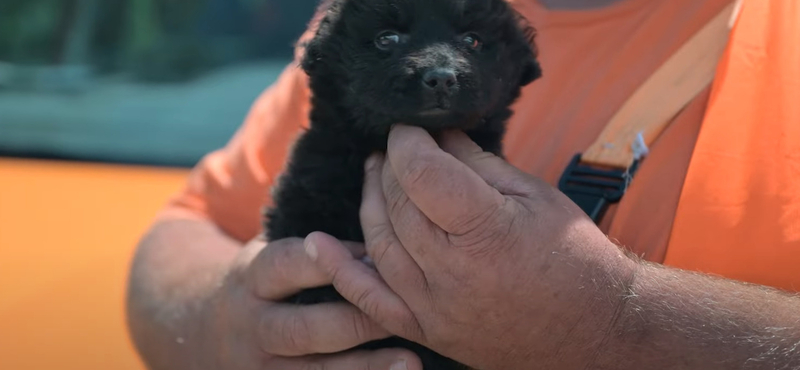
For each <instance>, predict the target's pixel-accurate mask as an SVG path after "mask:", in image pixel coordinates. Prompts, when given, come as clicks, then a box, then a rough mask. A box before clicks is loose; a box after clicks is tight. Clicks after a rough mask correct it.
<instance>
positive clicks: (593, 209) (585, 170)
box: [558, 153, 639, 223]
mask: <svg viewBox="0 0 800 370" xmlns="http://www.w3.org/2000/svg"><path fill="white" fill-rule="evenodd" d="M638 167H639V161H634V162H633V165H631V167H630V168H628V169H627V170H614V169H610V170H607V169H598V168H594V167H592V166H590V165H587V164H584V163H582V162H581V154H580V153H578V154H576V155H575V156H574V157H572V160H571V161H570V162H569V165H567V168H566V169H565V170H564V174H562V175H561V179H560V180H559V181H558V190H561V192H563V193H564V194H566V195H567V196H568V197H569V198H570V199H571V200H572V201H573V202H575V204H577V205H578V206H579V207H581V209H583V211H584V212H586V214H587V215H589V217H591V218H592V220H594V222H595V223H599V222H600V220H601V219H602V218H603V215H604V214H605V212H606V210H607V209H608V206H609V205H610V204H613V203H616V202H619V201H620V199H622V196H623V195H624V194H625V191H626V190H627V189H628V185H629V184H630V181H631V179H632V178H633V175H634V173H635V172H636V170H637V169H638Z"/></svg>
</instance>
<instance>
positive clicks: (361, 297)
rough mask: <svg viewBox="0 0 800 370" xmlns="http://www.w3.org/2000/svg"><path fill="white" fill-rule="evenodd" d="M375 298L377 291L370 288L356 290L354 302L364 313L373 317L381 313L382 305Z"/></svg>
mask: <svg viewBox="0 0 800 370" xmlns="http://www.w3.org/2000/svg"><path fill="white" fill-rule="evenodd" d="M374 298H375V292H374V291H372V290H370V289H363V290H360V291H357V292H355V294H354V296H353V303H354V304H355V305H356V307H359V308H360V309H361V310H362V311H364V313H366V314H367V315H369V316H371V317H376V316H377V315H378V313H380V305H379V304H378V301H377V300H376V299H374Z"/></svg>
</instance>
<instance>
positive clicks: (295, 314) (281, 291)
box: [198, 239, 421, 370]
mask: <svg viewBox="0 0 800 370" xmlns="http://www.w3.org/2000/svg"><path fill="white" fill-rule="evenodd" d="M349 246H350V247H351V249H350V252H351V253H352V254H351V256H355V257H361V256H363V254H364V252H363V247H361V246H358V245H349ZM330 283H331V280H330V279H329V278H328V277H327V276H326V275H325V274H323V273H322V272H321V271H320V270H319V268H318V267H317V266H315V265H314V263H313V261H312V260H311V259H310V258H309V257H308V256H307V255H306V254H305V253H304V251H303V241H302V239H285V240H280V241H276V242H272V243H270V244H269V245H268V246H266V247H265V246H264V244H263V243H262V242H254V243H251V244H250V245H249V246H247V247H246V248H245V249H244V250H243V251H242V253H241V255H240V258H239V259H238V260H237V261H236V263H235V264H234V268H233V269H232V270H231V272H230V274H229V275H228V276H227V278H226V279H225V281H224V283H223V284H222V286H221V287H220V289H219V290H218V291H217V293H216V294H215V295H214V296H213V297H212V298H211V299H210V300H209V302H208V304H209V305H208V307H206V315H203V321H206V322H207V323H208V326H207V328H208V330H207V331H206V332H205V333H203V334H202V336H203V337H205V339H206V343H205V345H206V346H207V348H204V349H203V350H202V351H198V353H204V354H207V355H210V356H209V357H210V358H209V359H208V360H209V363H213V362H217V364H216V365H214V366H211V367H209V369H212V368H213V369H220V368H222V369H276V370H277V369H298V370H300V369H308V368H315V367H317V368H324V369H331V370H339V369H341V370H351V369H363V370H389V369H390V367H391V366H392V365H393V363H395V362H401V363H402V362H404V361H405V362H413V361H414V359H413V354H404V353H402V352H398V351H385V352H374V353H368V352H352V353H348V354H336V355H328V356H321V355H317V356H309V355H314V354H321V353H322V354H333V353H336V352H341V351H345V350H348V349H350V348H352V347H355V346H357V345H360V344H362V343H365V342H368V341H371V340H376V339H382V338H386V337H388V336H389V333H388V332H387V331H386V330H385V329H383V328H382V327H380V326H379V325H377V324H375V323H374V322H373V321H372V320H371V319H370V318H368V317H367V316H366V315H365V314H363V313H362V312H361V311H359V310H358V309H357V308H356V307H353V306H352V305H350V304H348V303H346V302H345V303H326V304H319V305H308V306H297V305H293V304H285V303H280V300H282V299H285V298H287V297H288V296H290V295H293V294H295V293H297V292H299V291H300V290H302V289H306V288H313V287H317V286H323V285H329V284H330ZM298 356H300V357H298ZM414 366H418V367H419V365H417V364H416V363H414ZM392 370H394V369H392ZM420 370H421V367H420Z"/></svg>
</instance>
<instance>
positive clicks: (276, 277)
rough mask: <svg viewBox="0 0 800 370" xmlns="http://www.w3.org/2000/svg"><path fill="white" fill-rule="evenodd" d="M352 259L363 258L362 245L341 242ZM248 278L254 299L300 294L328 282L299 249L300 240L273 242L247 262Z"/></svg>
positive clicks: (325, 276)
mask: <svg viewBox="0 0 800 370" xmlns="http://www.w3.org/2000/svg"><path fill="white" fill-rule="evenodd" d="M344 246H345V247H346V248H347V250H348V251H349V253H350V254H351V255H352V256H353V257H355V258H361V257H363V256H364V254H365V251H364V246H363V245H362V244H359V243H344ZM248 276H249V279H250V280H251V281H250V282H251V286H252V287H253V289H254V293H255V294H256V296H258V297H260V298H263V299H267V300H280V299H283V298H286V297H289V296H291V295H293V294H296V293H298V292H300V291H301V290H303V289H308V288H314V287H319V286H324V285H329V284H330V283H331V281H330V278H329V277H328V276H327V275H326V274H325V273H324V272H322V271H320V269H319V267H318V266H317V265H316V263H314V261H313V260H311V259H310V258H309V257H308V255H307V254H306V253H305V249H304V248H303V239H300V238H291V239H283V240H278V241H273V242H271V243H269V244H268V245H267V247H266V248H264V249H262V250H261V251H260V252H259V254H258V255H257V256H256V257H255V258H254V259H253V261H252V262H251V263H250V267H249V269H248Z"/></svg>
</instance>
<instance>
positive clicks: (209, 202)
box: [161, 0, 800, 288]
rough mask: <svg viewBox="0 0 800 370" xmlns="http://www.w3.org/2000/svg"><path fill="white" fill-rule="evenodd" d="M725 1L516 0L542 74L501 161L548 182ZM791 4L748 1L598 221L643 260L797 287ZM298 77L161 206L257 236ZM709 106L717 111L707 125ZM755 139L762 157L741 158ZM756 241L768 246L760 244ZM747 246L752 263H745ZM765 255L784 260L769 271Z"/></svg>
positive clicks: (292, 134)
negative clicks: (715, 61)
mask: <svg viewBox="0 0 800 370" xmlns="http://www.w3.org/2000/svg"><path fill="white" fill-rule="evenodd" d="M730 1H731V0H621V1H619V2H617V3H615V4H613V5H611V6H607V7H604V8H600V9H592V10H576V11H572V10H549V9H546V8H545V7H543V6H542V5H541V4H540V3H539V2H538V1H537V0H514V1H511V2H512V3H513V4H514V6H515V7H516V8H517V9H518V10H519V11H520V12H521V13H522V14H523V15H524V16H525V17H526V18H528V19H529V20H530V22H531V23H532V25H533V26H534V27H535V28H536V29H537V31H538V37H537V39H536V43H537V47H538V49H539V51H540V62H541V65H542V69H543V70H544V76H543V78H541V79H540V80H537V81H535V82H534V83H533V84H531V85H529V86H528V87H526V88H525V89H524V91H523V94H522V96H521V97H520V99H519V101H518V103H517V104H516V105H515V114H514V116H513V117H512V118H511V120H510V121H509V127H508V134H507V135H506V139H505V148H504V151H505V154H506V155H507V158H508V160H509V161H510V162H511V163H512V164H513V165H515V166H517V167H518V168H520V169H522V170H524V171H526V172H528V173H531V174H533V175H536V176H539V177H541V178H543V179H545V180H547V181H548V182H550V183H551V184H553V185H555V184H556V182H557V181H558V178H559V177H560V175H561V173H562V171H563V170H564V168H565V166H566V165H567V163H568V162H569V160H570V159H571V157H572V156H573V155H574V154H576V153H578V152H581V151H583V150H585V149H586V148H587V147H588V146H589V145H590V144H591V143H592V142H593V141H594V140H595V139H596V138H597V136H598V134H599V133H600V132H601V131H602V130H603V128H604V127H605V125H606V123H607V122H608V120H609V119H610V118H611V117H612V115H613V114H614V113H615V112H616V111H617V110H618V109H619V107H620V106H621V105H622V104H623V103H624V102H625V100H626V99H627V98H628V97H629V96H630V95H631V94H632V93H633V92H634V91H635V90H636V88H638V87H639V85H640V84H641V83H643V82H644V80H645V79H647V78H648V77H649V76H650V74H652V73H653V72H654V71H655V70H656V69H657V68H658V67H659V66H660V65H661V64H662V63H663V62H664V61H665V60H666V59H667V58H669V57H670V56H671V55H672V53H674V52H675V51H676V50H677V49H678V48H679V47H680V46H682V45H683V43H684V42H685V41H686V40H687V39H689V38H690V37H691V36H692V35H693V34H694V33H695V32H697V31H698V30H699V29H700V28H701V27H703V26H704V25H705V24H706V22H708V21H709V20H710V19H711V18H713V17H714V16H715V15H716V14H718V12H719V11H721V10H722V8H723V7H725V6H726V5H727V4H729V2H730ZM797 4H798V3H797V2H793V1H784V0H775V1H770V0H753V1H745V4H744V6H743V9H742V12H741V13H740V21H739V22H738V23H737V26H736V28H735V29H734V38H733V40H732V42H731V43H732V44H735V45H738V46H736V47H735V48H734V49H735V50H733V51H730V50H729V51H728V54H726V56H725V57H724V60H725V63H728V65H730V66H729V67H728V69H726V70H723V71H721V75H722V79H721V80H719V79H718V80H717V81H716V85H715V90H714V93H713V97H714V99H712V101H711V104H710V107H711V108H710V109H707V107H708V106H709V96H710V95H711V88H709V89H707V90H706V91H704V92H703V93H701V94H700V95H699V96H697V97H696V98H695V99H694V100H693V102H692V103H690V104H689V105H688V106H687V107H686V108H685V109H684V110H683V111H681V113H679V114H678V115H677V116H676V117H675V119H674V120H673V122H671V124H670V125H669V126H668V128H667V129H666V130H665V132H664V133H663V134H662V135H661V136H660V137H659V138H658V140H657V141H656V142H655V143H654V144H653V145H652V146H651V148H650V149H651V151H650V154H649V155H648V157H647V158H646V159H645V161H644V162H643V163H642V165H641V167H640V169H639V170H638V172H637V174H636V176H635V178H634V181H633V182H632V184H631V187H630V188H629V190H628V192H627V193H626V194H625V196H624V198H623V200H622V201H621V202H620V203H619V204H618V205H615V206H613V207H612V208H611V209H610V210H609V212H607V214H606V216H605V217H604V219H603V220H602V222H601V225H600V226H601V228H602V229H603V230H604V231H606V232H607V233H608V234H609V236H610V237H611V238H613V239H615V240H616V241H617V242H619V243H620V244H622V245H624V246H625V247H627V248H629V249H631V250H632V251H633V252H635V253H636V254H638V255H640V256H643V257H644V258H645V259H647V260H650V261H655V262H665V261H666V262H668V263H672V264H674V265H677V266H682V267H688V268H693V269H696V270H701V271H708V272H716V273H720V274H727V275H728V276H731V277H735V278H740V279H744V280H749V281H752V282H761V283H769V284H771V285H775V286H780V287H784V288H792V287H794V285H792V284H795V283H796V284H797V287H798V288H800V276H798V275H800V273H798V272H795V269H796V268H795V267H792V268H789V265H788V263H787V262H788V261H793V262H795V263H800V247H798V239H800V200H799V198H800V181H798V180H800V176H798V173H799V172H800V164H798V159H799V158H800V154H798V153H800V150H796V149H797V148H800V147H798V145H797V144H798V140H800V131H798V130H799V129H798V127H800V121H791V120H793V119H795V120H796V119H797V118H798V117H800V114H798V112H797V109H798V108H797V107H798V105H800V96H798V95H796V94H797V92H798V90H800V87H798V84H800V82H798V81H800V80H798V72H797V71H798V68H800V61H798V58H800V57H799V56H798V55H800V49H798V46H797V45H800V44H798V43H797V42H794V44H793V45H789V38H790V37H794V40H800V38H798V33H797V29H798V22H797V21H798V20H800V17H798V15H797V12H798V7H800V5H797ZM765 12H766V13H769V14H764V13H765ZM776 12H783V13H785V14H774V13H776ZM792 14H793V17H794V18H790V17H791V16H792ZM767 17H773V18H781V17H783V18H782V19H784V22H778V23H775V22H774V21H768V20H767ZM770 19H772V18H770ZM791 19H793V22H789V20H791ZM308 36H309V33H307V34H306V35H305V36H304V37H308ZM739 36H741V38H744V39H746V40H745V41H742V40H740V37H739ZM777 39H780V40H781V41H782V42H783V43H781V42H779V41H775V40H777ZM787 63H796V64H794V66H796V67H794V72H795V74H794V75H791V76H784V77H786V78H790V80H788V81H790V82H787V83H788V84H793V85H792V86H791V89H790V88H784V86H783V85H782V82H781V81H780V80H779V78H780V77H781V74H780V73H779V72H777V71H778V70H780V71H783V70H785V69H792V68H793V67H792V66H791V65H787ZM777 67H781V68H782V69H777ZM737 80H739V81H737ZM306 83H307V82H306V77H305V75H304V74H303V72H302V71H301V70H300V69H299V68H298V67H297V66H296V64H294V63H293V64H291V65H289V66H288V67H287V69H286V70H285V71H284V72H283V74H282V75H281V76H280V78H279V79H278V81H277V82H275V83H274V84H273V86H271V87H270V88H269V89H267V90H266V91H265V92H264V94H263V95H262V96H261V97H259V98H258V100H257V101H256V102H255V104H254V105H253V107H252V110H251V112H250V114H249V116H248V117H247V119H246V120H245V122H244V125H243V126H242V127H241V128H240V129H239V131H238V132H237V133H236V135H235V136H234V137H233V138H232V139H231V141H230V142H229V143H228V145H227V146H226V147H225V148H223V149H220V150H218V151H216V152H213V153H210V154H209V155H207V156H206V157H205V158H204V159H203V160H202V162H201V163H199V164H198V165H197V167H196V168H195V169H194V170H193V172H192V174H191V176H190V179H189V181H188V184H187V186H186V188H185V190H184V191H183V192H181V193H180V194H178V195H177V196H176V197H175V198H174V200H173V201H171V202H170V204H169V205H168V206H167V207H166V209H165V210H164V212H162V214H161V217H162V218H171V217H172V218H174V217H201V218H206V219H209V220H211V221H213V222H214V223H216V224H217V225H219V227H220V228H221V229H222V230H224V231H225V232H226V233H228V234H230V235H231V236H232V237H234V238H237V239H239V240H242V241H244V240H247V239H249V238H252V237H254V236H256V235H257V234H258V233H259V232H260V231H261V210H262V208H263V207H264V206H265V205H266V204H269V200H270V199H269V188H270V186H271V185H272V184H273V182H274V181H275V179H276V178H277V177H278V176H279V174H280V172H281V170H282V168H283V165H284V162H285V160H286V157H287V154H288V149H289V147H290V145H291V143H292V142H293V140H294V139H295V138H296V137H297V135H298V134H299V133H300V132H301V131H302V129H303V128H304V127H307V125H308V111H309V101H308V97H309V91H308V88H307V86H306ZM728 85H735V86H736V87H733V88H731V89H730V90H729V89H728ZM765 107H767V108H765ZM707 111H708V112H707ZM706 113H708V114H709V116H708V120H710V122H707V123H705V124H703V122H704V117H705V116H706ZM701 124H703V127H702V130H701ZM698 133H700V135H699V139H698ZM719 135H722V136H721V137H720V136H719ZM792 135H793V136H792ZM790 136H791V137H790ZM698 140H699V141H698ZM696 144H697V146H698V147H697V149H695V147H696ZM701 144H702V145H701ZM792 148H794V149H795V150H791V149H792ZM762 151H766V152H764V153H769V155H768V156H764V155H760V156H758V157H757V158H756V157H751V156H750V155H752V154H754V153H761V152H762ZM693 153H696V154H694V155H693ZM773 160H774V161H773ZM764 161H766V162H768V163H762V162H764ZM690 163H691V167H690ZM687 171H689V178H688V179H689V180H690V181H686V183H685V179H687ZM684 187H685V188H686V190H685V191H683V195H682V190H683V189H684ZM784 201H786V202H788V203H786V204H785V205H784V204H783V203H781V202H784ZM679 202H680V208H679V207H678V205H679ZM678 209H680V210H681V213H680V214H677V215H676V212H677V210H678ZM676 217H677V222H675V220H676ZM673 224H675V227H673ZM756 227H758V228H764V229H763V230H764V231H763V232H761V231H755V230H754V229H753V228H756ZM752 243H760V244H758V245H755V244H752ZM767 244H770V246H768V247H767V246H766V245H767ZM763 250H769V252H768V253H767V254H768V255H769V256H768V257H765V258H760V257H759V256H758V255H759V253H760V252H759V251H763ZM730 253H733V254H732V255H729V256H724V255H726V254H730ZM745 259H746V260H752V261H758V262H757V263H758V264H759V268H757V269H751V270H748V268H751V267H752V266H748V265H749V264H748V263H746V261H745ZM772 263H774V264H776V265H775V268H776V269H783V271H784V272H782V273H770V272H769V271H766V270H765V269H764V268H765V267H768V266H769V264H772ZM795 266H797V265H795ZM748 271H749V272H748Z"/></svg>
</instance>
